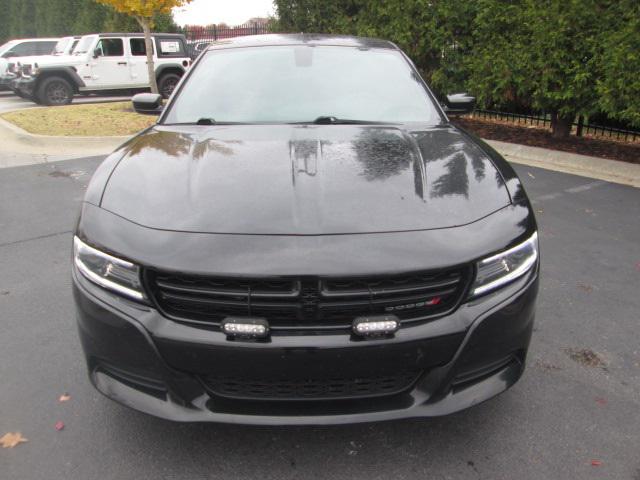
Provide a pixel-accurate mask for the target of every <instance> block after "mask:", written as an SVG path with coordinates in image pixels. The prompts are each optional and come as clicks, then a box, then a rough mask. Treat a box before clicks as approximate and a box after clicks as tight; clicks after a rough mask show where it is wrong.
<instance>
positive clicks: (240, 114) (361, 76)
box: [164, 46, 440, 124]
mask: <svg viewBox="0 0 640 480" xmlns="http://www.w3.org/2000/svg"><path fill="white" fill-rule="evenodd" d="M320 117H323V118H327V117H331V118H334V119H339V120H342V119H344V120H347V119H348V120H357V121H362V122H383V123H407V122H428V123H437V122H439V121H440V116H439V114H438V112H437V110H436V108H435V107H434V105H433V103H432V100H431V98H430V96H429V95H428V93H427V91H426V89H425V88H424V86H423V84H422V82H421V80H420V78H419V77H418V76H417V75H416V74H415V73H414V71H413V69H412V68H411V67H410V65H409V63H408V62H407V61H406V60H405V58H404V57H403V56H402V55H401V54H400V53H399V52H398V51H396V50H391V49H374V50H371V49H359V48H352V47H332V46H273V47H255V48H231V49H228V50H217V51H210V52H208V53H206V56H205V57H204V58H203V59H202V60H201V61H200V62H199V63H198V65H197V66H196V68H195V70H194V71H193V72H192V73H191V75H190V77H189V79H188V81H187V83H186V84H185V85H184V88H183V89H182V90H181V91H180V93H179V95H178V96H177V97H176V98H175V100H174V102H173V103H172V105H171V107H170V110H169V112H168V113H167V116H166V118H165V120H164V123H169V124H176V123H196V122H198V121H199V120H201V119H211V120H212V121H214V122H216V123H221V122H238V123H272V122H273V123H306V122H309V123H311V122H314V120H316V119H318V118H320Z"/></svg>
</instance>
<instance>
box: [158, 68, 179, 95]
mask: <svg viewBox="0 0 640 480" xmlns="http://www.w3.org/2000/svg"><path fill="white" fill-rule="evenodd" d="M180 78H181V77H180V75H178V74H177V73H165V74H164V75H162V76H161V77H160V79H159V80H158V90H159V91H160V95H162V98H164V99H165V100H166V99H167V98H169V97H170V96H171V94H172V93H173V90H174V89H175V88H176V85H178V82H179V81H180Z"/></svg>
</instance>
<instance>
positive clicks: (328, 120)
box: [300, 116, 387, 125]
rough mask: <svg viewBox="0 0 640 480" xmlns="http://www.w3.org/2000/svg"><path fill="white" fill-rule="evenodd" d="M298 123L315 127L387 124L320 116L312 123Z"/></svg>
mask: <svg viewBox="0 0 640 480" xmlns="http://www.w3.org/2000/svg"><path fill="white" fill-rule="evenodd" d="M300 123H313V124H315V125H371V124H384V123H387V122H374V121H371V120H353V119H349V118H338V117H332V116H321V117H318V118H316V119H315V120H314V121H313V122H300Z"/></svg>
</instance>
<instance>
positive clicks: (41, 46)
mask: <svg viewBox="0 0 640 480" xmlns="http://www.w3.org/2000/svg"><path fill="white" fill-rule="evenodd" d="M35 47H36V48H35V49H36V55H51V54H52V53H53V49H54V48H55V47H56V42H37V43H36V45H35Z"/></svg>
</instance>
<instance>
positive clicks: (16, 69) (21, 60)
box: [0, 36, 80, 96]
mask: <svg viewBox="0 0 640 480" xmlns="http://www.w3.org/2000/svg"><path fill="white" fill-rule="evenodd" d="M79 40H80V37H79V36H77V37H63V38H61V39H60V40H59V41H58V42H57V43H56V44H55V46H54V48H53V51H52V52H51V53H50V54H47V55H30V56H24V57H13V58H10V59H9V63H8V65H7V71H6V73H5V74H4V75H2V76H0V84H4V85H6V86H8V87H9V89H10V90H12V91H13V92H14V93H16V94H18V95H21V96H22V94H21V92H20V91H19V90H18V89H17V80H18V78H19V77H20V75H21V70H22V64H31V65H33V64H34V63H38V62H40V63H42V62H46V61H47V60H48V59H49V58H48V57H50V56H53V57H61V56H66V55H71V53H72V52H73V49H74V48H75V47H76V45H77V44H78V41H79Z"/></svg>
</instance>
